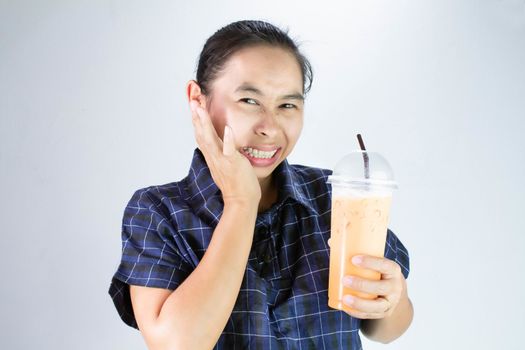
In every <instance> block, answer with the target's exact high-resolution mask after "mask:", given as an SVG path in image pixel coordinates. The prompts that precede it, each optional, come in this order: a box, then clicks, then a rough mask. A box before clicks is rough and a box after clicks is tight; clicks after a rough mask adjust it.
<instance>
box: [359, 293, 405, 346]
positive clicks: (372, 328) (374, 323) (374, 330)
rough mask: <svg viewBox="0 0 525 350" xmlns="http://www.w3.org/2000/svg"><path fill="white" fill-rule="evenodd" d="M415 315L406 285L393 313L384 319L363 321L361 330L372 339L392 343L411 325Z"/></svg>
mask: <svg viewBox="0 0 525 350" xmlns="http://www.w3.org/2000/svg"><path fill="white" fill-rule="evenodd" d="M413 317H414V308H413V306H412V302H411V301H410V299H409V298H408V293H407V291H406V285H405V288H404V292H403V294H402V296H401V299H400V300H399V304H398V305H397V307H396V308H395V310H394V312H393V313H392V315H390V316H388V317H385V318H382V319H366V320H362V321H361V332H362V333H363V334H364V335H365V336H366V337H367V338H368V339H370V340H373V341H377V342H381V343H385V344H386V343H390V342H392V341H394V340H395V339H397V338H399V337H400V336H401V335H402V334H403V333H404V332H405V331H406V330H407V329H408V327H409V326H410V323H411V322H412V319H413Z"/></svg>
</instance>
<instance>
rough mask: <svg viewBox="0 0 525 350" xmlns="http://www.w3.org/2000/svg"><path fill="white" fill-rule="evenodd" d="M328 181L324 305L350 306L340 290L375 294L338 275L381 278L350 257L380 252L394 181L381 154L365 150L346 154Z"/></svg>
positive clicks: (370, 296)
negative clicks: (328, 229)
mask: <svg viewBox="0 0 525 350" xmlns="http://www.w3.org/2000/svg"><path fill="white" fill-rule="evenodd" d="M327 182H328V183H330V184H331V185H332V216H331V234H330V271H329V284H328V305H329V306H330V307H332V308H334V309H338V310H347V311H351V310H352V309H351V308H350V307H348V306H347V305H346V304H344V303H343V296H344V295H347V294H351V295H355V296H357V297H360V298H364V299H375V298H377V295H373V294H367V293H361V292H358V291H355V290H352V289H350V288H347V287H345V286H343V277H344V276H347V275H355V276H359V277H363V278H366V279H371V280H380V279H381V274H380V273H379V272H377V271H372V270H368V269H364V268H361V267H358V266H356V265H353V264H352V261H351V260H352V257H353V256H355V255H363V254H364V255H372V256H377V257H383V256H384V251H385V244H386V234H387V225H388V221H389V216H390V207H391V203H392V193H393V190H394V189H397V183H396V182H395V181H394V175H393V172H392V168H391V167H390V165H389V164H388V162H387V161H386V159H385V158H383V157H382V156H381V155H380V154H379V153H376V152H369V151H353V152H351V153H350V154H348V155H346V156H345V157H344V158H343V159H341V160H340V161H339V162H338V163H337V164H336V166H335V168H334V171H333V173H332V175H330V176H329V177H328V181H327Z"/></svg>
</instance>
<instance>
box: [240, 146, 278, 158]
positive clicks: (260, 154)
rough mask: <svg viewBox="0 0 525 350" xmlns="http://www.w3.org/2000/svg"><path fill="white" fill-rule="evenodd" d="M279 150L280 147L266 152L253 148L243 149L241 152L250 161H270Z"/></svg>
mask: <svg viewBox="0 0 525 350" xmlns="http://www.w3.org/2000/svg"><path fill="white" fill-rule="evenodd" d="M280 149H281V147H273V149H267V150H261V149H259V148H253V147H243V148H242V151H243V153H244V154H245V155H247V156H249V157H250V158H252V159H271V158H273V157H274V156H275V154H276V153H277V151H279V150H280Z"/></svg>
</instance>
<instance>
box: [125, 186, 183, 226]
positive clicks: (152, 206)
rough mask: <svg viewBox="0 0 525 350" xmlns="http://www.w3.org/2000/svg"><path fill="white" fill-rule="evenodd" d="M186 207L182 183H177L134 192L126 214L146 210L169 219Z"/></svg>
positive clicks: (149, 187) (148, 187)
mask: <svg viewBox="0 0 525 350" xmlns="http://www.w3.org/2000/svg"><path fill="white" fill-rule="evenodd" d="M186 207H187V206H186V199H185V196H184V181H177V182H170V183H166V184H161V185H151V186H147V187H143V188H139V189H137V190H135V191H134V193H133V195H132V196H131V198H130V199H129V201H128V204H127V206H126V212H139V211H145V210H147V211H148V212H152V213H155V214H158V215H160V216H161V217H169V216H171V215H172V214H173V212H176V211H178V210H181V209H183V208H186Z"/></svg>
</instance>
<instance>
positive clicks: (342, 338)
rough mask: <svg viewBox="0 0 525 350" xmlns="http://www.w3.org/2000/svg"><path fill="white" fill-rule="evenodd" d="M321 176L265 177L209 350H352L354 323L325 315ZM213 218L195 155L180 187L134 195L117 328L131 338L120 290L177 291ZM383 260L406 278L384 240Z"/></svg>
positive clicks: (217, 203)
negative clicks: (261, 200)
mask: <svg viewBox="0 0 525 350" xmlns="http://www.w3.org/2000/svg"><path fill="white" fill-rule="evenodd" d="M330 174H331V171H330V170H326V169H319V168H313V167H306V166H302V165H290V164H289V163H288V161H287V160H284V161H283V162H282V163H281V164H280V165H279V166H278V167H277V168H276V169H275V171H274V176H276V180H277V183H278V185H279V188H280V191H279V198H278V201H277V202H276V203H275V204H274V205H273V206H272V207H271V208H270V209H268V210H266V211H265V212H263V213H259V214H258V216H257V220H256V225H255V229H254V232H253V235H254V237H253V245H252V248H251V251H250V255H249V259H248V263H247V265H246V271H245V273H244V279H243V281H242V285H241V289H240V291H239V295H238V297H237V301H236V303H235V306H234V308H233V311H232V314H231V316H230V318H229V320H228V322H227V324H226V327H225V328H224V331H223V332H222V334H221V336H220V338H219V339H218V342H217V344H216V345H215V347H214V349H217V350H218V349H227V350H235V349H272V348H273V349H302V350H306V349H327V350H333V349H361V348H362V347H361V340H360V338H359V326H360V320H359V319H357V318H353V317H351V316H350V315H348V314H346V313H345V312H342V311H339V310H334V309H332V308H330V307H328V267H329V253H330V250H329V248H328V245H327V240H328V238H329V237H330V213H331V187H330V185H329V184H327V183H326V180H327V177H328V175H330ZM222 210H223V202H222V197H221V193H220V190H219V188H218V187H217V185H216V184H215V183H214V182H213V179H212V177H211V175H210V171H209V168H208V167H207V165H206V162H205V159H204V157H203V155H202V153H201V151H200V150H199V149H195V152H194V156H193V161H192V164H191V169H190V171H189V174H188V176H187V177H186V178H184V179H183V180H181V181H180V182H173V183H169V184H165V185H162V186H151V187H147V188H144V189H140V190H138V191H136V192H135V194H134V195H133V197H132V198H131V200H130V201H129V203H128V205H127V206H126V209H125V211H124V218H123V222H122V258H121V261H120V265H119V266H118V269H117V271H116V272H115V275H114V276H113V279H112V281H111V284H110V287H109V291H108V292H109V294H110V296H111V298H112V299H113V302H114V304H115V307H116V308H117V311H118V313H119V315H120V317H121V318H122V320H123V321H124V322H125V323H126V324H127V325H129V326H131V327H134V328H137V329H138V326H137V322H136V320H135V317H134V315H133V309H132V305H131V301H130V295H129V286H128V284H133V285H140V286H149V287H158V288H168V289H171V290H174V289H175V288H177V287H178V286H179V285H180V284H181V283H182V282H183V281H184V279H185V278H186V277H188V276H189V275H190V274H191V272H192V271H193V270H194V269H195V267H196V266H197V264H198V263H199V261H200V260H201V259H202V257H203V255H204V252H205V251H206V249H207V247H208V244H209V243H210V240H211V236H212V233H213V230H214V228H215V227H216V225H217V223H218V222H219V219H220V217H221V214H222ZM385 257H387V258H389V259H391V260H394V261H396V262H397V263H398V264H399V265H400V266H401V269H402V271H403V274H404V276H405V277H408V273H409V258H408V252H407V250H406V249H405V247H404V246H403V244H402V243H401V241H399V239H398V238H397V237H396V236H395V234H394V233H393V232H392V231H390V230H388V233H387V244H386V246H385ZM174 317H177V315H174Z"/></svg>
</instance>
